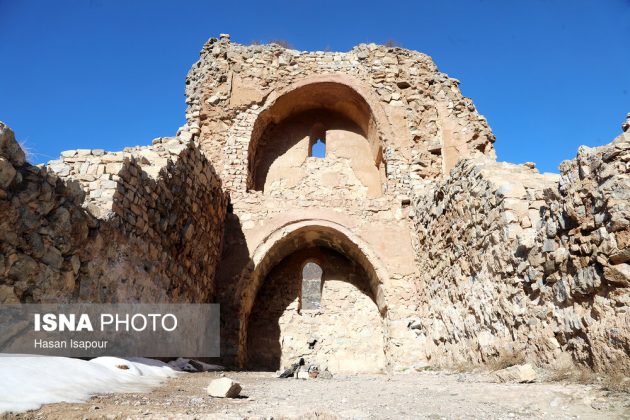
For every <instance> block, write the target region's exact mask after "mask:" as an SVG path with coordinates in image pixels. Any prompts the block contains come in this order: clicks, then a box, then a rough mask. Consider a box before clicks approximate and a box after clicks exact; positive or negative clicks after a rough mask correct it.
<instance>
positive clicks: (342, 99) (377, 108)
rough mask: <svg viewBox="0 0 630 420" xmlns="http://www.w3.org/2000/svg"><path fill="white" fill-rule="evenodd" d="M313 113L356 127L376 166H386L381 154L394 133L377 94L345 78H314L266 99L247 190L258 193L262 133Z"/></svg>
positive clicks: (256, 128) (251, 146)
mask: <svg viewBox="0 0 630 420" xmlns="http://www.w3.org/2000/svg"><path fill="white" fill-rule="evenodd" d="M312 111H324V112H327V113H334V114H336V115H338V116H341V117H343V118H346V119H347V120H348V122H351V123H352V124H354V125H356V127H357V128H358V130H359V132H361V134H363V135H364V136H365V138H366V139H367V140H368V143H369V145H370V151H371V154H372V158H373V159H374V162H375V164H376V166H377V167H379V166H380V165H381V164H385V161H384V158H383V150H384V147H385V144H386V142H387V141H388V140H390V139H393V130H392V127H391V125H390V123H389V120H388V118H387V115H386V113H385V111H384V109H383V107H382V105H381V103H380V101H379V99H378V97H377V95H376V93H375V92H373V91H372V89H371V88H370V87H366V86H364V85H363V84H362V83H361V82H359V81H358V80H356V79H354V78H353V77H350V76H347V75H343V74H332V75H314V76H310V77H307V78H304V79H301V80H299V81H297V82H295V83H293V84H291V85H290V86H288V87H286V88H284V89H280V90H277V91H273V92H272V93H270V94H269V96H268V97H267V100H266V102H265V105H264V106H263V108H262V109H261V110H260V112H259V113H258V116H257V118H256V121H255V123H254V127H253V129H252V134H251V138H250V141H249V147H248V162H247V164H248V176H247V188H248V189H258V188H257V185H256V182H255V178H256V176H255V173H256V170H257V158H258V155H259V153H258V150H259V145H260V140H261V138H262V137H263V135H264V133H265V131H266V130H267V129H268V128H269V127H271V126H273V125H277V124H280V123H281V122H283V121H285V120H287V119H289V118H291V117H294V116H297V115H300V114H303V113H307V112H312ZM324 118H325V117H324Z"/></svg>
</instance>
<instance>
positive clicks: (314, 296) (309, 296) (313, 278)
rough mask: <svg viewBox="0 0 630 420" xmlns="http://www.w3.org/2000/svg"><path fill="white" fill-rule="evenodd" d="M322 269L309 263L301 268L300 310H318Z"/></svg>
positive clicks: (320, 297) (320, 298)
mask: <svg viewBox="0 0 630 420" xmlns="http://www.w3.org/2000/svg"><path fill="white" fill-rule="evenodd" d="M322 274H323V270H322V268H321V267H320V266H319V265H318V264H316V263H314V262H312V261H309V262H307V263H306V264H304V267H303V268H302V293H301V294H302V299H301V301H302V302H301V307H302V310H306V311H308V310H319V308H320V305H321V300H322Z"/></svg>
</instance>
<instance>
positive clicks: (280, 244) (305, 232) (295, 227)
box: [238, 219, 388, 367]
mask: <svg viewBox="0 0 630 420" xmlns="http://www.w3.org/2000/svg"><path fill="white" fill-rule="evenodd" d="M313 246H317V247H325V248H329V249H332V250H334V251H336V252H339V253H340V254H342V255H344V256H346V257H347V258H348V259H350V260H352V261H355V262H356V263H358V264H359V265H360V266H361V267H362V268H363V269H364V270H365V273H366V274H367V276H368V280H369V286H370V289H371V293H372V295H373V297H374V303H375V304H376V307H377V308H378V311H379V313H380V315H381V320H382V323H383V327H384V335H385V337H383V338H384V343H388V325H387V302H386V298H385V294H384V291H383V284H384V283H387V282H388V274H387V271H386V269H385V267H384V265H383V264H382V263H381V261H380V260H379V258H378V257H377V256H376V255H375V254H374V253H373V252H372V251H371V250H370V248H369V247H368V245H367V244H366V243H365V242H364V241H363V240H362V239H361V238H359V237H358V236H357V235H355V234H354V233H352V232H351V231H350V230H349V229H347V228H345V227H344V226H342V225H340V224H338V223H335V222H332V221H328V220H322V219H307V220H300V221H295V222H292V223H289V224H286V225H283V226H281V227H280V228H278V229H277V230H275V231H274V232H273V233H271V234H270V235H269V236H267V237H266V238H264V239H263V240H262V241H261V243H260V244H259V245H258V246H257V247H256V248H255V250H254V252H253V255H252V258H251V259H252V262H253V265H251V266H250V267H248V268H246V269H244V270H243V273H242V274H241V296H242V301H241V312H240V314H239V318H240V328H239V343H238V364H239V365H240V366H241V367H244V366H245V363H246V360H247V333H248V324H249V317H250V314H251V312H252V308H253V306H254V303H255V300H256V297H257V295H258V291H259V290H260V288H261V286H262V283H263V281H264V279H265V278H266V277H267V275H268V274H269V272H270V270H271V269H272V268H273V267H274V266H276V264H278V263H279V262H281V261H282V260H283V259H284V258H285V257H287V256H289V255H291V254H293V253H295V252H297V251H299V250H301V249H304V248H308V247H313ZM386 346H387V345H385V347H386ZM383 351H385V353H386V354H387V348H384V349H383Z"/></svg>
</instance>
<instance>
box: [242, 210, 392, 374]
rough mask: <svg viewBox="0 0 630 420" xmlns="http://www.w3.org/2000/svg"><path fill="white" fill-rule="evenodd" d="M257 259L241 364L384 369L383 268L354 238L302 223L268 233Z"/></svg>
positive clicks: (327, 227) (342, 230)
mask: <svg viewBox="0 0 630 420" xmlns="http://www.w3.org/2000/svg"><path fill="white" fill-rule="evenodd" d="M257 254H258V255H255V258H254V260H255V263H256V266H255V268H254V270H253V272H252V273H251V275H249V276H247V277H249V281H248V284H249V285H250V287H249V290H246V293H245V296H244V306H243V311H242V314H241V317H242V318H241V319H242V323H241V340H240V342H241V355H240V356H241V364H242V365H243V366H245V367H248V368H251V369H262V370H277V369H280V368H283V367H288V366H289V365H290V364H292V363H294V362H295V361H296V360H299V358H300V357H303V358H304V359H305V360H306V362H307V363H310V364H316V365H318V366H320V368H324V367H327V368H328V369H330V370H331V371H335V372H338V373H342V372H343V373H359V372H365V373H367V372H379V371H382V370H384V369H385V368H386V366H387V358H386V347H387V337H388V334H387V318H386V312H387V307H386V304H385V302H384V298H383V292H382V284H381V283H382V279H381V276H379V273H377V271H379V272H380V274H381V275H382V274H383V269H382V266H381V265H380V264H379V262H378V261H377V260H376V259H375V257H374V255H373V254H371V253H370V252H369V251H367V250H366V249H365V245H364V244H363V243H361V241H360V239H358V238H356V237H354V235H352V234H351V233H350V232H349V231H347V230H345V228H343V227H340V226H335V224H334V223H331V222H323V221H321V222H318V223H317V224H313V222H312V221H311V222H309V221H302V222H297V223H293V224H291V225H290V226H285V227H284V228H282V229H279V230H278V231H277V232H275V233H274V234H272V235H270V237H268V238H267V240H266V241H265V243H264V244H262V245H261V246H260V247H259V249H257ZM375 265H376V267H375ZM318 273H319V274H318ZM318 276H319V277H318Z"/></svg>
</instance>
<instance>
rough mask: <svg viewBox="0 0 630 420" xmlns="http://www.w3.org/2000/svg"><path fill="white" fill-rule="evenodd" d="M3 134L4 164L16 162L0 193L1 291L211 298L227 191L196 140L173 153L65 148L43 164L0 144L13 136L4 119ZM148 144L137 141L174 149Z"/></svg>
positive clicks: (100, 298) (13, 295) (24, 296)
mask: <svg viewBox="0 0 630 420" xmlns="http://www.w3.org/2000/svg"><path fill="white" fill-rule="evenodd" d="M2 136H3V137H2V139H1V141H2V143H1V144H2V145H3V155H2V156H3V158H2V159H3V161H2V162H3V163H2V165H3V173H8V174H9V175H10V174H11V173H12V170H13V172H15V175H14V176H13V177H9V176H7V175H5V176H3V178H6V181H5V182H3V185H2V186H1V187H2V190H1V194H0V208H1V210H2V211H1V213H2V215H3V218H2V220H1V221H0V224H2V226H1V227H2V229H1V231H2V233H1V234H0V235H1V236H0V251H1V252H0V263H2V264H0V280H1V281H0V284H2V286H1V287H2V290H3V296H0V297H2V300H3V301H5V302H9V301H22V302H60V301H61V302H68V301H75V300H80V301H90V302H126V301H132V302H208V301H211V300H212V299H213V298H214V290H215V286H214V273H215V270H216V266H217V263H218V258H219V255H220V252H221V239H222V235H223V220H224V217H225V212H226V206H227V196H226V195H225V194H224V193H223V191H222V190H221V184H220V181H219V179H218V177H217V176H216V174H214V171H213V169H212V166H211V165H210V163H209V162H208V161H207V160H206V159H205V157H204V156H203V154H201V153H200V151H199V150H198V149H197V148H195V147H194V146H193V145H185V144H179V142H178V147H177V152H178V153H177V155H173V156H169V155H165V154H164V153H162V154H161V155H158V158H156V159H155V160H149V159H148V158H147V157H146V156H145V157H144V158H145V161H142V160H141V159H140V158H139V157H138V158H137V157H136V156H135V155H133V154H132V153H105V152H103V151H99V150H97V151H89V150H88V151H84V150H81V151H69V152H65V153H64V157H63V158H62V160H61V161H56V162H52V163H51V165H50V166H49V167H42V166H32V165H30V164H28V163H26V162H25V161H24V159H23V158H22V159H21V158H17V159H16V158H15V156H16V153H13V154H11V153H6V152H5V149H6V148H7V147H9V146H7V145H16V146H11V147H13V148H16V150H18V149H17V148H19V146H17V143H15V139H14V136H13V133H12V132H11V131H10V129H8V128H7V127H6V126H4V125H2ZM147 149H148V150H141V149H138V150H135V151H136V152H139V155H140V156H142V155H143V154H144V155H148V154H149V152H151V153H158V152H160V151H162V152H163V151H165V150H173V149H168V147H162V145H161V141H160V142H159V143H158V145H155V146H152V147H151V148H150V149H149V148H147ZM141 151H142V152H143V153H140V152H141ZM18 156H19V153H18ZM22 156H23V154H22ZM162 156H164V157H162ZM161 159H164V161H162V160H161ZM141 162H143V163H144V164H145V166H144V167H143V165H142V163H141ZM7 163H8V164H10V168H11V169H12V170H11V169H9V165H8V164H7ZM162 163H165V165H164V166H160V168H161V169H160V170H155V166H157V165H162ZM152 164H153V165H152ZM145 169H149V171H150V172H152V174H153V176H152V175H150V174H149V173H147V172H146V171H145ZM9 178H11V179H10V180H9Z"/></svg>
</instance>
